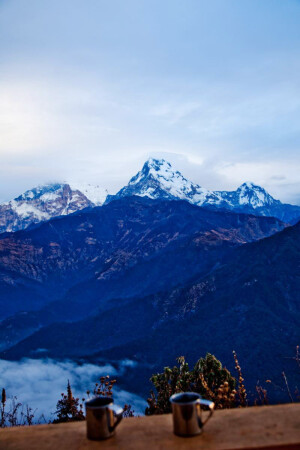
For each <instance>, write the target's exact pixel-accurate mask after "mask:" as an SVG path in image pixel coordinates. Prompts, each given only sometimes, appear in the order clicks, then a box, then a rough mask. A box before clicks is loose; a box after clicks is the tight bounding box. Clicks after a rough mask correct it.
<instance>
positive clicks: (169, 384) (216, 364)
mask: <svg viewBox="0 0 300 450" xmlns="http://www.w3.org/2000/svg"><path fill="white" fill-rule="evenodd" d="M177 361H178V363H179V365H178V366H174V367H173V368H172V369H171V368H170V367H165V369H164V371H163V372H162V373H158V374H155V375H153V376H152V377H151V379H150V381H151V382H152V383H153V385H154V387H155V389H156V392H157V394H156V395H155V393H154V391H151V393H150V398H148V400H147V401H148V407H147V408H146V411H145V414H146V415H152V414H165V413H169V412H171V404H170V402H169V398H170V397H171V395H173V394H176V393H179V392H188V391H193V392H198V393H199V394H201V395H203V397H205V398H207V399H209V400H212V401H213V402H215V404H216V408H219V409H221V408H232V407H234V406H237V402H238V398H239V397H238V395H237V391H236V390H235V386H236V380H235V378H234V377H233V376H232V375H231V373H230V372H229V371H228V370H227V369H226V368H223V367H222V364H221V362H220V361H219V360H218V359H217V358H216V357H215V356H214V355H211V354H210V353H207V355H206V357H205V358H200V359H199V361H197V363H196V364H195V366H194V368H193V369H192V370H190V369H189V365H188V363H187V362H186V361H185V358H184V357H183V356H181V357H179V358H178V359H177Z"/></svg>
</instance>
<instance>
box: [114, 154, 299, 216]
mask: <svg viewBox="0 0 300 450" xmlns="http://www.w3.org/2000/svg"><path fill="white" fill-rule="evenodd" d="M130 195H139V196H142V197H144V196H147V197H150V198H153V199H181V200H187V201H188V202H190V203H193V204H194V205H198V206H205V207H210V208H219V209H229V210H231V211H235V212H245V213H249V214H255V215H261V216H274V217H277V218H279V219H280V220H283V221H284V222H287V223H289V222H290V223H295V222H296V221H297V220H299V219H300V207H299V206H293V205H288V204H283V203H281V202H280V201H279V200H275V199H274V198H273V197H272V196H271V195H270V194H268V193H267V192H266V191H265V189H263V188H262V187H260V186H256V185H255V184H254V183H250V182H247V183H243V184H242V185H241V186H240V187H239V188H238V189H237V190H236V191H232V192H228V191H209V190H207V189H205V188H203V187H201V186H199V185H197V184H194V183H192V182H191V181H189V180H187V179H186V178H184V177H183V175H182V174H181V173H180V172H178V171H175V170H174V169H173V168H172V166H171V164H170V163H169V162H167V161H165V160H164V159H160V160H157V159H153V158H150V159H149V160H148V161H147V162H146V163H145V164H144V166H143V168H142V170H141V171H140V172H138V173H137V174H136V175H135V176H134V177H133V178H131V180H130V181H129V183H128V185H127V186H125V187H123V188H122V189H121V190H120V191H119V192H118V193H117V194H116V195H114V196H108V197H107V199H106V202H110V201H111V200H113V199H118V198H121V197H124V196H130Z"/></svg>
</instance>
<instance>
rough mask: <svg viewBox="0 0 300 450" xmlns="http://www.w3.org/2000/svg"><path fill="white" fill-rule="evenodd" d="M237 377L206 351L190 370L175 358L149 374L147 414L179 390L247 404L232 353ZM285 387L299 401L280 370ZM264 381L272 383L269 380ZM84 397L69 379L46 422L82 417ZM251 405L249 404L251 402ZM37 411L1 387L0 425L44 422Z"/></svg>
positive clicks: (106, 382) (95, 392)
mask: <svg viewBox="0 0 300 450" xmlns="http://www.w3.org/2000/svg"><path fill="white" fill-rule="evenodd" d="M233 357H234V362H235V369H236V373H237V378H235V377H234V376H233V375H232V374H231V373H230V372H229V370H227V369H226V368H225V367H223V366H222V363H221V362H220V361H219V360H218V359H217V358H216V357H215V356H214V355H212V354H210V353H207V355H206V356H205V358H200V359H199V360H198V361H197V363H196V364H195V366H194V367H193V368H192V369H190V368H189V365H188V363H187V362H186V360H185V358H184V357H183V356H181V357H179V358H177V365H175V366H174V367H173V368H170V367H165V368H164V370H163V372H162V373H157V374H155V375H152V377H151V378H150V381H151V383H152V384H153V387H154V389H153V390H151V392H150V396H149V398H148V400H147V402H148V406H147V408H146V411H145V414H146V415H153V414H166V413H169V412H171V405H170V402H169V398H170V396H171V395H173V394H176V393H178V392H188V391H193V392H197V393H199V394H201V395H202V396H203V397H204V398H206V399H208V400H212V401H213V402H214V403H215V407H216V409H224V408H237V407H248V406H250V403H249V401H248V396H247V391H246V388H245V385H244V378H243V375H242V370H241V367H240V365H239V361H238V358H237V355H236V353H235V352H233ZM292 359H294V360H295V362H296V364H297V366H298V369H300V353H299V346H297V347H296V355H295V357H293V358H292ZM282 377H283V380H284V384H285V388H286V391H287V394H288V397H289V399H290V401H291V402H294V401H300V393H299V391H298V389H297V388H296V389H295V392H293V393H292V392H291V390H290V387H289V384H288V380H287V377H286V375H285V373H284V372H282ZM267 382H269V383H271V381H270V380H267ZM115 384H116V380H111V379H110V376H109V375H107V376H102V377H100V378H99V382H98V383H95V385H94V387H93V389H92V390H91V391H87V392H86V394H87V399H88V398H90V397H95V396H108V397H112V396H113V388H114V386H115ZM85 400H86V399H85V398H82V399H81V401H80V399H79V398H75V397H74V396H73V393H72V388H71V385H70V382H69V381H68V383H67V393H66V394H65V393H62V394H61V398H60V399H59V400H58V402H57V405H56V411H55V413H54V414H55V416H56V417H55V418H54V419H53V420H52V421H49V422H48V423H61V422H71V421H81V420H85V416H84V411H83V403H84V401H85ZM268 403H269V400H268V393H267V390H266V389H264V388H263V387H262V386H260V385H257V386H256V398H255V399H254V401H253V402H252V404H253V405H264V404H268ZM252 404H251V405H252ZM35 414H36V411H33V409H32V408H30V407H29V406H28V405H23V404H22V403H20V402H18V399H17V398H16V397H12V398H11V399H10V400H9V404H8V401H7V398H6V391H5V389H4V388H3V389H2V395H1V403H0V427H7V426H21V425H33V424H34V423H47V421H46V419H45V417H44V416H40V417H39V418H38V419H35ZM132 416H134V410H133V409H132V407H131V405H124V413H123V417H132Z"/></svg>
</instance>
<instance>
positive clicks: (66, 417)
mask: <svg viewBox="0 0 300 450" xmlns="http://www.w3.org/2000/svg"><path fill="white" fill-rule="evenodd" d="M82 400H84V399H82ZM55 414H57V419H55V420H54V421H53V423H61V422H72V421H79V420H84V419H85V417H84V414H83V409H82V404H79V398H75V397H73V393H72V389H71V385H70V382H69V380H68V385H67V394H63V393H62V394H61V399H60V400H58V402H57V405H56V411H55Z"/></svg>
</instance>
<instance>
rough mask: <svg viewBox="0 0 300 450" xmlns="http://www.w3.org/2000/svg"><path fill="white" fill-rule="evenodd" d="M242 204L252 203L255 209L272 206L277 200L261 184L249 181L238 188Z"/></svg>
mask: <svg viewBox="0 0 300 450" xmlns="http://www.w3.org/2000/svg"><path fill="white" fill-rule="evenodd" d="M236 192H237V194H238V198H239V204H240V205H245V204H246V205H251V206H252V207H253V208H254V209H255V208H260V207H263V206H270V205H272V204H274V203H275V202H276V201H277V202H278V200H275V199H274V198H273V197H272V196H271V195H270V194H268V192H267V191H266V190H265V189H263V188H262V187H260V186H257V185H256V184H254V183H252V182H251V181H247V182H245V183H243V184H242V185H241V186H240V187H239V188H238V189H237V190H236Z"/></svg>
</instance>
